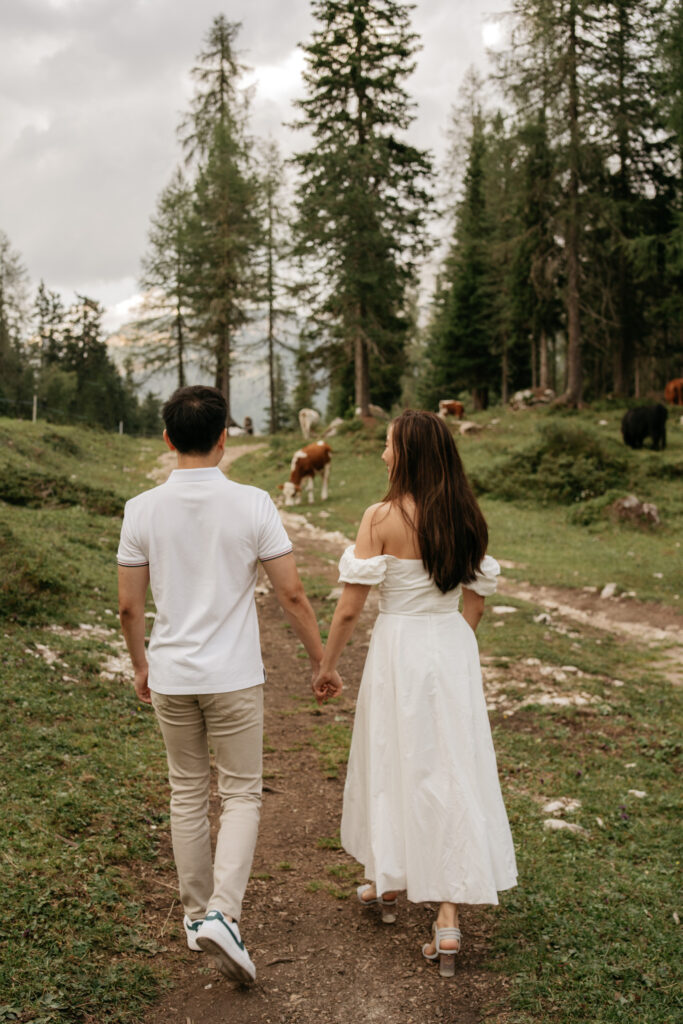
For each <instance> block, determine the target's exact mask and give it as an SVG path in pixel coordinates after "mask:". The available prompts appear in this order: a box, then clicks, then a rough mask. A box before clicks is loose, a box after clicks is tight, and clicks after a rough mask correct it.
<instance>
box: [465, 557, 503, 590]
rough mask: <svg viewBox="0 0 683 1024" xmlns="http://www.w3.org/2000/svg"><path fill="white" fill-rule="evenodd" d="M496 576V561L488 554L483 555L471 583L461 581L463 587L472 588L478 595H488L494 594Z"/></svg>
mask: <svg viewBox="0 0 683 1024" xmlns="http://www.w3.org/2000/svg"><path fill="white" fill-rule="evenodd" d="M498 576H500V566H499V565H498V562H497V561H496V560H495V558H491V556H490V555H484V557H483V558H482V561H481V565H480V566H479V571H478V572H477V575H476V577H475V579H474V580H472V582H471V583H463V587H466V588H467V589H468V590H473V591H474V592H475V594H479V596H480V597H490V596H491V594H495V592H496V589H497V587H498Z"/></svg>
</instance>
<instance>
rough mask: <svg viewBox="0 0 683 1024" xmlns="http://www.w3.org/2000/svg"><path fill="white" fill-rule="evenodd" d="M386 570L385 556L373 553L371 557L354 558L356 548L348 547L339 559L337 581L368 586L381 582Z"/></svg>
mask: <svg viewBox="0 0 683 1024" xmlns="http://www.w3.org/2000/svg"><path fill="white" fill-rule="evenodd" d="M386 571H387V556H386V555H374V556H373V557H372V558H356V549H355V548H354V546H353V545H351V546H350V547H348V548H347V549H346V551H345V552H344V554H343V555H342V556H341V558H340V559H339V582H340V583H362V584H363V585H364V586H366V587H370V586H372V585H373V584H375V583H381V582H382V580H383V579H384V577H385V575H386Z"/></svg>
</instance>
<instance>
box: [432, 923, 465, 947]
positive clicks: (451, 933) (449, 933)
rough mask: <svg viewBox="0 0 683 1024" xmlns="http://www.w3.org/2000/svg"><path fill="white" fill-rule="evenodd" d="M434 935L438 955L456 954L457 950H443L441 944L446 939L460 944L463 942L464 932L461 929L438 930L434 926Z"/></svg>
mask: <svg viewBox="0 0 683 1024" xmlns="http://www.w3.org/2000/svg"><path fill="white" fill-rule="evenodd" d="M434 935H435V937H436V951H437V953H441V952H443V953H456V952H457V950H455V949H444V950H442V949H441V942H442V941H443V940H444V939H452V940H453V941H454V942H460V941H461V940H462V932H461V931H460V929H459V928H437V927H436V925H434Z"/></svg>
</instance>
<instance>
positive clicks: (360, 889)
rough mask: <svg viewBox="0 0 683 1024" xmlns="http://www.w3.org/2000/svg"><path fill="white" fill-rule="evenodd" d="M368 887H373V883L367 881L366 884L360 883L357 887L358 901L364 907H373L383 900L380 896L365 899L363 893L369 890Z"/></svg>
mask: <svg viewBox="0 0 683 1024" xmlns="http://www.w3.org/2000/svg"><path fill="white" fill-rule="evenodd" d="M368 889H372V885H370V883H366V884H365V885H359V886H358V888H357V889H356V896H357V897H358V901H359V902H360V903H362V904H363V906H364V907H371V906H373V904H375V903H380V902H381V901H380V899H379V897H378V896H375V897H374V899H371V900H365V899H363V893H364V892H367V891H368Z"/></svg>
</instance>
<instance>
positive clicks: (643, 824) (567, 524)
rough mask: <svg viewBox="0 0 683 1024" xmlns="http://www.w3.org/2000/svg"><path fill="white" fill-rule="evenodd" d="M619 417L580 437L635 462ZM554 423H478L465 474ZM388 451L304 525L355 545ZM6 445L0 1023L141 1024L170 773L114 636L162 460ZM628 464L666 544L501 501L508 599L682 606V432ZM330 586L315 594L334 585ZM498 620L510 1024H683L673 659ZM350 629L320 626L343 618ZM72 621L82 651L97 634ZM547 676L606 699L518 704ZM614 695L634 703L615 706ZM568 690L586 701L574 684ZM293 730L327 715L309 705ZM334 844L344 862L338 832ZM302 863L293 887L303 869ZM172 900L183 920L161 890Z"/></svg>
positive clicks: (66, 447)
mask: <svg viewBox="0 0 683 1024" xmlns="http://www.w3.org/2000/svg"><path fill="white" fill-rule="evenodd" d="M622 411H623V410H621V409H618V408H614V409H611V408H610V409H608V410H607V411H606V412H604V411H603V412H600V413H591V412H590V411H587V412H584V413H581V414H580V415H577V416H573V417H566V420H567V421H568V422H571V424H572V426H580V427H581V429H584V430H586V431H590V432H592V433H594V434H596V435H599V436H600V437H601V438H602V443H603V444H605V445H607V446H608V447H609V444H612V443H614V445H616V446H617V447H618V446H619V440H618V424H619V420H620V418H621V413H622ZM544 417H548V418H551V419H552V418H553V417H552V416H551V414H549V413H547V412H545V411H544V412H539V413H537V412H531V411H526V412H521V413H515V414H513V413H509V412H504V413H503V412H501V411H500V410H489V411H488V412H487V413H481V414H477V416H476V418H477V419H478V420H479V421H480V423H481V424H482V426H483V427H484V430H483V431H482V432H481V433H480V434H479V435H476V436H473V437H466V438H463V439H461V440H460V441H459V445H460V450H461V452H462V455H463V458H464V461H465V464H466V466H467V468H468V470H469V471H471V472H472V474H473V476H474V477H476V475H477V473H478V472H483V470H484V469H486V470H487V471H489V470H490V467H495V466H499V465H503V464H505V463H506V461H508V460H509V459H510V458H511V457H512V456H514V455H515V454H516V453H519V452H520V451H523V450H524V449H526V448H531V447H533V446H534V445H535V444H537V438H538V426H539V424H540V425H542V424H543V422H544ZM556 418H557V417H556ZM494 419H498V420H499V422H498V423H493V422H492V421H493V420H494ZM559 419H560V420H561V421H564V419H565V417H559ZM599 419H606V420H607V421H608V425H607V426H606V427H602V426H600V425H599V423H598V420H599ZM382 436H383V428H382V429H381V430H377V431H373V432H370V433H366V432H365V431H362V430H361V431H356V432H349V433H347V434H344V435H342V436H340V437H338V438H335V439H333V443H332V444H333V448H334V456H333V470H332V478H331V500H330V501H329V502H328V503H327V505H326V506H325V508H323V507H322V506H321V505H320V503H319V502H317V501H316V503H315V504H314V505H313V506H312V507H311V508H310V509H309V508H308V507H304V506H301V507H299V508H298V509H295V511H296V512H298V513H300V514H303V515H305V516H306V517H307V518H309V519H310V520H311V521H312V522H313V523H314V524H315V525H317V526H321V527H323V528H324V529H325V530H339V531H341V532H342V533H344V534H346V535H348V536H353V535H354V533H355V530H356V528H357V524H358V522H359V520H360V516H361V514H362V511H363V509H364V508H365V507H366V506H367V505H368V504H370V503H372V502H373V501H376V500H377V499H378V498H379V497H380V496H381V495H382V493H383V492H384V489H385V485H386V474H385V470H384V467H383V465H382V464H381V462H380V459H379V455H380V452H381V448H382ZM605 437H606V438H607V440H605ZM0 440H1V441H2V444H1V445H0V481H5V484H4V485H3V486H5V491H4V494H5V498H2V497H0V616H1V618H2V621H1V622H0V629H2V632H3V649H2V655H1V658H2V667H3V687H4V693H3V697H4V700H3V702H2V706H1V707H0V758H2V762H3V768H4V772H3V776H4V778H3V786H2V789H0V815H1V817H2V821H3V831H2V835H1V836H0V862H1V863H2V866H3V870H4V879H5V890H4V893H5V899H4V906H3V910H4V914H3V922H4V923H3V925H0V948H1V949H2V962H1V964H0V990H1V991H2V992H3V997H2V998H3V1002H2V1004H0V1022H1V1021H9V1020H19V1021H21V1020H23V1021H26V1022H29V1021H30V1022H32V1024H52V1022H55V1024H58V1022H59V1024H61V1022H67V1021H68V1022H70V1024H71V1022H74V1024H80V1022H83V1024H93V1022H99V1021H102V1020H105V1019H106V1020H107V1021H108V1022H111V1024H132V1022H138V1021H142V1020H144V1017H145V1011H144V1007H145V1005H146V1004H147V1003H148V1002H149V1001H150V1000H151V999H153V998H154V996H155V994H156V993H157V992H158V991H159V989H160V987H162V986H163V985H164V984H165V976H164V972H163V967H162V965H161V963H160V961H159V959H158V954H160V953H161V952H162V951H163V948H164V947H163V934H161V932H159V933H158V934H150V932H149V930H148V927H147V922H148V920H149V917H148V914H147V910H146V901H149V900H150V898H152V896H153V894H150V892H149V886H148V885H145V884H144V883H143V881H142V880H141V875H142V873H143V871H144V869H145V865H148V864H151V863H152V862H154V863H155V864H156V865H158V864H159V858H160V856H161V850H162V848H164V847H162V844H161V841H160V840H161V838H162V837H163V836H164V833H165V831H166V830H167V829H168V819H167V797H166V779H165V762H164V756H163V748H162V744H161V741H160V739H159V737H158V734H157V730H156V727H155V725H154V721H153V717H152V715H151V714H150V712H149V710H148V709H146V708H141V707H140V706H139V705H138V704H137V702H136V701H135V699H134V695H133V692H132V690H131V689H130V687H129V685H128V683H127V682H124V681H122V680H120V679H118V678H116V677H115V678H114V679H105V678H103V677H102V676H101V675H100V672H101V670H102V667H103V664H104V663H105V661H106V659H107V658H108V657H110V656H112V655H117V654H119V653H120V647H119V646H118V627H117V622H116V617H115V615H114V614H113V612H114V609H115V608H116V603H115V602H116V593H115V572H114V568H113V567H114V559H115V552H116V546H117V542H118V533H119V527H120V518H119V516H120V510H121V509H122V507H123V502H124V501H125V499H126V498H127V497H129V496H130V495H132V494H135V493H137V492H138V491H139V490H142V489H144V488H145V487H148V486H151V482H150V481H149V479H148V478H147V477H146V472H147V469H148V468H149V467H150V466H151V464H152V463H153V461H154V460H155V459H156V457H157V455H159V454H161V452H162V451H163V450H164V449H163V446H162V443H161V442H152V441H139V440H137V441H133V440H132V439H129V438H126V437H119V436H118V435H114V436H112V435H106V434H100V433H98V432H94V431H83V430H80V429H77V428H68V427H51V428H49V429H48V428H46V427H45V426H44V425H41V424H36V425H32V424H27V423H21V422H17V421H11V420H0ZM298 444H299V439H298V438H296V437H294V436H292V435H290V436H283V437H280V438H276V439H274V441H273V443H272V444H268V445H267V446H266V447H264V448H262V449H257V450H254V451H253V452H250V453H249V455H248V456H246V457H244V458H242V459H241V460H240V461H239V462H238V463H237V464H236V465H235V467H234V472H232V473H231V475H233V476H234V477H235V478H236V479H241V480H244V481H245V482H249V483H254V484H257V485H259V486H263V487H266V488H267V489H268V490H270V491H271V493H272V494H273V495H275V494H276V493H277V491H276V485H277V483H279V482H282V480H284V479H286V477H287V475H288V466H289V459H290V458H291V453H292V451H294V450H295V447H296V446H297V445H298ZM615 450H616V449H615ZM617 454H618V455H619V457H620V458H623V459H624V471H623V477H622V478H621V479H620V481H619V487H618V488H617V489H618V490H620V491H622V492H623V493H628V492H629V491H631V490H634V491H635V493H637V494H638V496H639V497H640V498H641V499H643V500H649V501H654V502H655V503H656V504H657V505H658V507H659V509H660V512H661V514H662V521H663V525H662V526H661V527H660V528H659V529H656V530H650V531H646V530H638V529H634V528H633V527H631V526H625V525H619V524H614V523H612V522H611V520H610V519H609V518H608V517H607V516H606V515H604V514H603V513H602V511H601V510H600V509H599V508H596V506H595V505H591V506H590V507H589V503H590V502H596V501H598V500H599V499H596V498H592V499H589V500H588V501H587V502H575V503H573V504H572V505H571V506H562V505H559V504H556V503H553V502H552V501H546V502H545V504H543V503H539V502H538V501H536V502H532V501H531V500H515V501H504V500H501V499H500V498H497V497H493V496H492V495H491V492H489V493H488V494H487V495H484V496H483V498H482V505H483V507H484V509H485V512H486V515H487V517H488V520H489V524H490V528H491V543H490V549H491V551H492V553H493V554H494V555H497V556H498V557H501V558H504V559H509V560H511V561H514V562H516V563H518V564H519V565H520V566H522V568H519V569H516V570H515V569H510V570H506V574H507V575H508V576H510V577H513V578H514V577H515V576H517V577H518V578H520V579H525V580H529V581H530V582H532V583H538V584H541V583H542V584H546V585H549V584H550V585H554V586H557V587H575V586H585V585H591V586H601V585H603V584H604V583H605V582H608V581H614V582H616V583H617V584H618V585H619V586H620V587H621V588H622V589H623V590H624V591H631V590H634V591H636V593H637V594H638V596H639V597H640V598H642V599H643V600H645V601H650V602H660V603H662V604H664V605H670V606H671V607H678V603H679V601H680V586H681V584H680V580H681V579H683V565H682V564H681V547H680V543H681V541H680V537H681V532H682V531H681V527H683V502H681V500H680V499H681V477H680V475H679V473H678V467H679V466H680V463H681V457H682V454H683V433H681V432H680V431H679V430H678V428H677V427H675V425H673V424H671V425H670V429H669V447H668V448H667V450H666V451H665V452H659V453H655V452H650V451H647V450H644V451H640V452H631V451H630V450H626V449H625V448H623V446H621V447H618V453H617ZM321 511H325V512H329V517H321V516H320V512H321ZM577 512H580V513H581V516H582V517H583V518H581V516H579V517H578V518H577ZM655 573H661V577H660V576H656V575H655ZM314 582H315V580H314ZM318 589H319V590H320V591H321V596H322V590H323V587H322V583H320V585H319V588H318ZM677 595H678V596H677ZM505 603H509V604H513V605H515V606H516V607H517V609H518V610H517V612H516V613H514V614H513V615H510V616H506V617H502V616H501V617H500V618H501V620H502V621H503V625H495V623H496V621H498V620H497V618H496V617H494V616H493V615H487V616H485V618H484V620H483V622H482V625H481V627H480V644H481V648H482V651H483V652H484V653H485V654H486V655H487V656H488V657H489V658H490V659H491V665H492V666H493V667H496V668H497V670H498V671H501V672H502V673H503V675H504V679H503V683H504V690H505V693H506V695H508V696H509V699H510V701H511V711H512V713H511V714H509V715H507V716H505V715H504V713H503V712H495V713H493V715H492V722H493V729H494V739H495V744H496V750H497V754H498V761H499V768H500V772H501V777H502V781H503V789H504V793H505V798H506V803H507V806H508V809H509V813H510V819H511V824H512V828H513V834H514V837H515V841H516V845H517V852H518V861H519V867H520V884H519V886H518V888H517V889H515V890H512V891H511V892H509V893H505V894H503V895H502V898H501V907H500V908H499V909H498V910H496V911H493V910H491V911H485V913H488V914H490V915H491V916H492V920H494V921H495V922H496V940H495V947H494V950H493V953H492V957H493V965H494V966H495V967H496V968H497V969H499V970H500V971H501V972H503V973H504V974H506V975H507V976H508V977H510V978H511V979H512V989H511V994H510V1002H511V1007H512V1011H511V1016H510V1017H509V1021H510V1024H513V1022H515V1024H536V1022H543V1024H545V1022H553V1024H555V1022H556V1024H575V1022H577V1021H590V1022H601V1024H603V1022H604V1024H611V1022H615V1024H622V1022H623V1024H626V1022H630V1021H632V1020H634V1019H637V1020H638V1021H641V1022H643V1024H673V1022H674V1021H677V1020H678V1019H680V1017H681V1006H680V1001H679V998H678V993H677V990H676V989H675V987H674V982H675V977H674V970H675V968H676V966H677V964H678V963H679V962H680V956H681V948H680V946H681V940H680V934H681V932H680V927H679V926H677V925H676V923H675V919H674V917H673V914H674V911H676V909H677V899H678V892H679V887H678V885H677V878H680V852H679V851H680V845H681V844H680V828H679V824H678V822H679V818H678V812H677V808H676V794H677V791H678V790H677V780H678V775H677V771H678V770H679V760H680V746H679V743H678V737H679V736H680V734H681V731H680V712H679V711H678V706H677V704H676V702H675V699H674V694H673V692H672V689H671V687H670V686H669V685H668V684H667V683H666V682H665V681H664V680H663V678H662V677H661V676H660V675H659V674H658V672H657V670H656V668H655V667H653V657H654V658H656V657H657V651H656V650H655V649H650V648H648V647H647V646H646V645H643V644H642V643H641V642H638V643H636V642H629V641H627V640H624V639H620V638H617V637H613V636H609V635H607V634H604V633H600V632H598V631H597V630H594V629H590V628H586V627H580V628H579V627H574V626H570V627H569V628H568V629H565V630H564V631H560V630H558V629H556V628H555V625H554V624H553V623H551V624H550V625H548V624H544V623H535V622H534V615H535V614H536V612H537V611H538V609H537V608H535V607H534V606H533V605H532V604H529V603H527V602H524V601H518V600H512V599H510V600H508V599H507V598H506V599H505ZM331 611H332V604H331V603H330V604H329V608H328V605H327V604H325V607H324V609H323V612H324V614H325V615H328V614H329V613H331ZM553 619H555V616H553ZM79 624H81V625H84V626H87V627H88V629H86V630H81V631H80V632H79V631H78V629H77V627H78V626H79ZM55 626H56V627H58V630H57V631H55V628H54V627H55ZM110 631H112V632H110ZM529 656H533V657H535V658H537V659H539V660H540V661H541V662H542V663H543V665H549V666H561V665H573V666H575V667H576V668H578V669H580V670H582V671H583V672H584V673H586V674H587V675H586V676H585V677H583V678H582V679H581V684H580V685H581V689H582V690H585V691H586V692H587V693H588V694H590V695H591V696H593V697H594V698H595V703H591V704H589V705H587V706H586V707H561V708H560V707H553V706H546V705H541V704H539V703H538V702H534V701H533V700H526V702H525V697H524V689H523V687H522V686H521V685H520V684H521V683H523V682H525V674H526V675H528V678H529V679H530V680H533V678H535V677H534V671H535V669H534V668H533V667H532V666H529V667H528V668H527V667H526V666H525V665H524V659H526V658H528V657H529ZM54 659H56V660H54ZM520 666H521V668H520ZM506 667H509V669H510V671H509V678H508V673H507V668H506ZM614 677H618V679H619V680H620V681H621V682H623V686H621V687H614V686H613V685H612V684H611V683H610V679H613V678H614ZM534 685H535V684H534ZM553 685H554V686H555V687H556V689H557V690H558V691H560V692H569V691H570V690H571V688H572V686H574V683H573V681H572V679H571V678H569V679H567V680H566V681H565V682H563V683H557V684H555V683H553ZM527 686H528V687H529V690H528V693H532V692H533V686H532V683H531V682H528V683H527ZM294 713H295V714H301V713H304V714H309V713H311V714H313V713H317V708H316V707H315V705H313V704H312V703H311V702H310V701H309V700H307V701H306V702H305V703H302V704H301V705H299V706H298V707H297V710H296V711H295V712H294ZM349 738H350V729H349V727H348V725H346V724H345V723H338V722H324V723H322V724H319V725H316V726H314V727H313V730H312V742H313V744H314V746H315V747H316V749H317V750H318V752H319V754H320V760H321V770H322V771H323V772H324V773H329V774H330V775H331V776H332V777H335V775H338V774H339V771H340V767H341V765H343V763H344V761H345V760H346V756H347V752H348V743H349ZM268 747H270V744H268ZM629 790H637V791H638V792H644V793H645V794H646V795H645V796H644V797H642V798H639V797H637V796H634V795H633V794H630V793H629ZM559 796H566V797H573V798H576V799H579V800H580V801H581V806H580V808H579V809H578V810H577V811H576V812H574V813H573V814H572V815H571V816H569V815H568V816H567V817H568V820H572V821H575V822H576V823H577V824H579V825H581V826H582V827H583V828H584V829H585V830H586V831H587V836H581V835H573V834H570V833H566V832H548V831H546V830H544V828H543V820H544V818H545V817H548V814H547V813H546V812H543V810H542V805H543V802H544V801H546V800H549V799H551V798H555V797H559ZM598 819H600V822H601V823H602V824H600V822H599V821H598ZM317 842H318V845H319V846H320V847H322V848H326V849H329V850H331V851H335V850H338V849H339V840H338V837H336V836H335V837H321V838H320V839H318V841H317ZM283 852H284V851H283ZM286 863H287V862H285V861H283V862H281V864H280V865H279V866H278V870H280V871H282V872H283V873H284V872H286V871H287V868H286V867H284V865H285V864H286ZM162 866H163V862H162ZM337 867H338V865H335V864H331V865H330V871H329V878H328V879H324V880H323V879H317V880H313V881H312V882H311V883H310V885H309V887H310V888H312V889H313V891H317V890H322V891H325V892H328V893H330V895H332V896H334V897H335V898H345V896H346V895H348V891H347V890H348V887H349V886H350V885H351V875H352V873H353V872H352V869H350V868H349V869H348V873H345V872H342V873H341V874H339V875H338V874H336V873H335V872H336V869H337ZM344 868H345V871H346V866H344ZM271 877H272V876H270V875H268V878H269V879H270V878H271ZM160 898H161V897H160ZM163 899H164V900H165V901H166V904H165V906H168V905H169V904H170V897H169V896H168V894H167V893H165V894H164V895H163ZM678 912H679V913H680V909H679V910H678Z"/></svg>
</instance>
